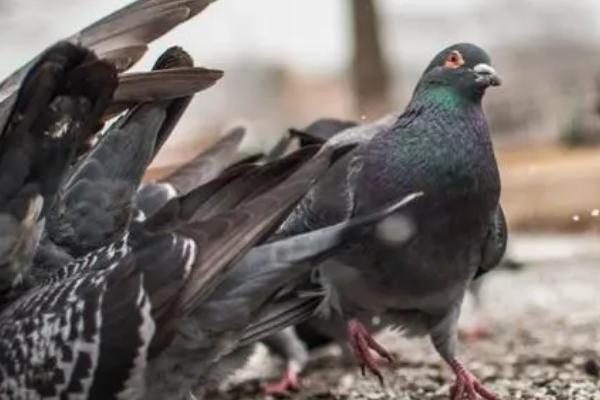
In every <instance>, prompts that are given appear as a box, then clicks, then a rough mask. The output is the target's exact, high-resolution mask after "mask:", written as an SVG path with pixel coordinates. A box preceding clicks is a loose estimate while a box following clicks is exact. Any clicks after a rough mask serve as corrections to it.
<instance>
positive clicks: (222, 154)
mask: <svg viewBox="0 0 600 400" xmlns="http://www.w3.org/2000/svg"><path fill="white" fill-rule="evenodd" d="M244 134H245V130H244V129H243V128H236V129H234V130H232V131H231V132H229V133H228V134H227V135H225V136H224V137H223V138H222V139H220V140H218V141H217V142H216V143H214V144H213V145H212V146H210V147H209V148H208V149H206V150H203V151H202V152H200V153H198V155H196V156H195V157H194V158H193V159H191V160H190V161H188V162H187V163H185V164H183V165H182V166H181V167H179V168H178V169H176V170H175V171H173V172H172V173H171V174H169V175H167V176H166V177H164V178H162V179H161V180H160V181H158V182H148V183H144V184H143V185H142V186H141V187H140V188H139V190H138V191H137V192H136V194H135V199H134V203H135V206H136V208H137V209H138V210H140V211H141V212H143V213H144V216H145V217H146V218H148V217H150V216H152V215H153V214H154V213H155V212H156V211H158V210H159V209H160V208H162V207H163V206H164V205H165V204H166V203H167V202H168V201H169V200H171V199H173V198H175V197H181V196H185V195H187V194H188V193H190V192H191V191H192V190H194V189H197V188H198V187H200V186H202V185H204V184H205V183H207V182H209V181H211V180H213V179H214V178H216V177H217V176H218V175H219V174H220V173H221V172H223V171H224V170H225V169H226V168H227V167H228V166H229V165H230V164H232V163H233V162H234V161H235V160H236V159H237V158H238V154H237V148H238V146H239V144H240V142H241V141H242V139H243V137H244Z"/></svg>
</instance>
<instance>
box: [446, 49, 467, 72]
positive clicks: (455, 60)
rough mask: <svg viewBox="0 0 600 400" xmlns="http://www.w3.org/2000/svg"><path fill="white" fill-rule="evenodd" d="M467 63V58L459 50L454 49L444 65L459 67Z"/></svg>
mask: <svg viewBox="0 0 600 400" xmlns="http://www.w3.org/2000/svg"><path fill="white" fill-rule="evenodd" d="M464 63H465V59H464V58H463V56H462V54H460V51H458V50H452V51H451V52H450V53H449V54H448V56H446V61H445V62H444V67H447V68H458V67H460V66H462V65H463V64H464Z"/></svg>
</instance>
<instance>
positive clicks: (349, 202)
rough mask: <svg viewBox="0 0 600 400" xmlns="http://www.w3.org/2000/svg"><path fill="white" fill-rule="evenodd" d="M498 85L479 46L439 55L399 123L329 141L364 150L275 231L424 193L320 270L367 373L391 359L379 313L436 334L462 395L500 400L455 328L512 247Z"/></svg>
mask: <svg viewBox="0 0 600 400" xmlns="http://www.w3.org/2000/svg"><path fill="white" fill-rule="evenodd" d="M498 85H500V78H499V77H498V75H497V74H496V72H495V70H494V69H493V67H492V66H491V61H490V57H489V56H488V54H487V53H486V52H485V51H484V50H483V49H481V48H479V47H477V46H476V45H473V44H467V43H460V44H456V45H453V46H450V47H448V48H446V49H444V50H442V51H441V52H439V53H438V54H437V55H436V56H435V57H434V58H433V60H432V61H431V63H430V64H429V65H428V67H427V68H426V69H425V71H424V73H423V75H422V77H421V79H420V81H419V82H418V84H417V86H416V88H415V90H414V93H413V96H412V99H411V100H410V102H409V104H408V106H407V108H406V110H405V111H404V112H403V113H402V114H401V115H400V116H399V117H398V118H396V119H395V121H394V122H393V123H392V125H391V126H390V125H389V124H388V121H387V120H386V121H382V122H379V123H377V124H374V125H371V126H369V127H366V128H360V129H358V127H357V128H351V129H348V130H346V131H344V132H342V133H340V134H337V135H335V136H334V137H333V138H332V139H330V140H328V142H327V144H326V146H338V145H342V144H345V143H352V142H354V143H358V147H357V148H356V149H355V150H353V151H351V152H350V153H349V154H348V155H347V156H345V157H344V158H342V159H341V160H339V161H338V162H337V163H336V164H335V165H334V166H333V167H332V168H331V169H330V170H329V171H328V172H327V174H326V175H325V176H324V177H323V178H321V179H320V180H319V182H318V184H317V185H315V186H314V187H313V188H311V190H310V191H309V193H308V194H307V196H306V197H305V199H304V200H303V201H302V202H301V203H300V204H299V206H298V207H297V208H296V209H295V210H294V211H293V212H292V214H291V215H290V216H289V218H288V219H287V220H286V221H285V223H284V224H283V225H282V226H281V228H280V229H279V231H278V232H277V233H276V235H275V236H274V237H276V238H279V237H285V236H287V235H297V234H299V233H301V232H304V231H307V230H308V231H309V230H314V229H316V228H318V227H321V226H324V225H331V224H333V223H337V222H340V221H343V220H346V219H348V218H351V217H354V216H360V215H364V214H365V213H369V211H371V210H373V209H374V208H377V207H381V206H383V205H385V204H389V203H390V202H393V201H394V200H397V199H400V198H402V197H403V196H405V195H407V194H408V193H411V192H415V191H422V192H423V193H424V196H423V198H422V199H421V201H418V202H415V203H412V204H410V205H409V206H408V207H407V208H406V210H405V211H404V213H403V214H402V215H400V216H398V217H397V218H395V220H390V223H389V224H386V226H385V227H383V228H382V229H368V230H365V232H364V233H363V234H361V235H357V236H356V237H354V238H349V239H348V240H347V243H346V245H345V246H344V248H342V249H340V250H339V251H338V252H337V253H336V254H335V255H334V256H333V257H331V258H330V259H328V260H326V261H324V262H323V264H322V265H321V266H320V267H319V269H318V271H319V274H318V275H317V276H316V279H317V280H318V282H319V283H320V286H321V287H322V290H323V292H324V297H325V300H324V302H323V303H322V304H321V305H320V307H319V312H320V315H321V316H322V317H323V318H328V319H330V320H331V321H332V323H336V321H337V323H338V324H341V325H345V326H346V330H347V334H348V339H349V342H350V344H351V346H352V348H353V350H354V353H355V355H356V357H357V358H358V359H359V361H360V363H361V365H362V367H363V370H364V368H367V369H368V370H370V371H371V372H373V373H374V374H375V375H377V376H378V377H379V378H380V380H381V381H383V378H382V375H381V372H380V371H379V368H378V366H377V365H376V363H375V358H374V357H373V355H372V354H371V351H374V352H375V353H377V354H379V355H380V356H381V357H383V358H386V359H389V360H392V359H393V357H392V355H391V354H390V353H389V352H388V351H387V350H386V349H385V348H384V347H383V346H381V345H380V344H379V343H377V342H376V341H375V339H373V338H372V336H371V334H370V333H369V331H368V329H367V327H365V321H369V320H370V319H371V318H372V317H374V316H378V317H380V318H381V321H382V323H383V325H384V326H392V327H396V328H398V329H401V330H403V331H404V332H406V333H407V334H409V335H424V334H427V335H429V336H430V338H431V341H432V343H433V345H434V347H435V349H436V350H437V352H438V353H439V354H440V356H441V357H442V358H443V359H444V361H445V362H446V363H447V364H448V365H449V366H450V368H451V369H452V371H453V372H454V374H455V376H456V382H455V384H454V385H453V387H452V390H451V398H452V399H454V400H459V399H460V400H462V399H463V398H464V397H465V396H466V397H467V398H469V399H471V400H475V399H477V398H479V397H482V398H484V399H497V396H496V395H494V394H493V393H492V392H491V391H489V390H488V389H486V388H485V387H484V386H483V384H481V383H480V382H479V381H478V380H477V378H476V377H475V376H474V375H473V374H472V373H471V372H470V371H469V370H468V369H467V368H466V367H465V366H464V364H463V363H461V362H460V361H459V359H458V357H457V354H456V325H457V320H458V317H459V314H460V307H461V304H462V300H463V297H464V295H465V292H466V290H467V288H468V286H469V284H470V283H471V281H472V280H473V279H474V278H475V277H476V276H480V275H482V274H484V273H485V272H487V271H489V270H491V269H492V268H493V267H494V266H495V265H496V264H497V263H498V262H499V261H500V259H501V257H502V255H503V254H504V251H505V247H506V239H507V232H506V223H505V220H504V214H503V212H502V208H501V206H500V204H499V196H500V177H499V172H498V167H497V163H496V160H495V156H494V152H493V147H492V143H491V139H490V135H489V130H488V126H487V122H486V119H485V116H484V113H483V110H482V107H481V102H482V98H483V96H484V93H485V92H486V89H487V88H489V87H491V86H498ZM407 235H410V238H409V239H408V240H406V241H405V240H400V239H402V238H404V237H406V236H407ZM312 278H313V279H315V277H314V276H313V277H312Z"/></svg>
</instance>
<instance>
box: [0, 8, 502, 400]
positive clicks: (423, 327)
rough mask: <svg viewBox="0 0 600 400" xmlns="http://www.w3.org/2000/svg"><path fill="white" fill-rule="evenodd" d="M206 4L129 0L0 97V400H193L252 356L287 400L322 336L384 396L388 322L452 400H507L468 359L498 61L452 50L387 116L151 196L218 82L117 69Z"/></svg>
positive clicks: (175, 64) (232, 144)
mask: <svg viewBox="0 0 600 400" xmlns="http://www.w3.org/2000/svg"><path fill="white" fill-rule="evenodd" d="M213 1H214V0H137V1H135V2H134V3H132V4H130V5H128V6H126V7H124V8H123V9H121V10H119V11H117V12H115V13H113V14H111V15H109V16H108V17H106V18H104V19H102V20H100V21H99V22H97V23H95V24H93V25H91V26H89V27H87V28H85V29H83V30H82V31H80V32H79V33H77V34H75V35H73V36H71V37H70V38H68V39H66V40H64V41H61V42H59V43H57V44H54V45H53V46H51V47H49V48H48V49H47V50H45V51H44V52H42V53H41V54H40V55H38V56H37V57H36V58H35V59H34V60H33V61H31V62H30V63H28V64H27V65H26V66H24V67H23V68H21V69H20V70H18V71H17V72H15V73H14V74H13V75H12V76H10V77H9V78H8V79H7V80H5V81H4V82H3V83H2V84H0V307H1V308H0V398H1V399H59V398H60V399H102V400H106V399H128V400H129V399H189V398H190V397H191V396H193V394H194V393H196V394H198V393H201V392H202V391H203V389H204V388H206V387H209V386H210V385H212V384H214V383H215V382H219V381H220V380H222V379H223V378H224V377H226V376H227V375H229V374H231V373H232V372H234V371H235V370H237V369H239V368H241V367H243V365H244V364H245V362H246V360H247V359H248V357H249V355H250V354H251V351H252V348H253V345H254V344H255V343H257V342H259V341H264V342H265V343H266V344H267V345H269V346H270V347H272V348H273V349H276V350H277V349H278V351H279V352H280V353H281V354H283V355H284V356H285V357H286V359H287V371H286V373H285V374H284V376H283V378H282V381H281V382H278V383H276V384H272V385H266V386H265V390H267V391H269V392H277V391H282V390H286V389H288V388H290V387H294V386H298V374H299V373H300V372H301V370H302V368H303V367H304V364H305V361H306V345H307V344H306V343H304V342H303V340H302V339H303V338H304V337H307V336H306V335H307V334H308V333H310V332H312V333H313V334H318V335H321V336H323V337H326V338H334V339H336V340H339V341H341V342H346V343H348V345H349V348H350V349H352V351H353V354H354V356H355V357H356V359H357V361H358V363H359V364H360V365H361V367H362V368H363V372H364V371H365V370H368V371H369V372H371V373H373V374H374V375H376V376H377V377H378V378H379V379H380V380H383V378H382V375H381V373H380V361H382V359H387V360H389V361H392V360H393V357H392V355H391V354H390V353H389V352H388V351H387V350H386V349H385V348H384V347H383V346H382V345H381V344H379V343H378V342H377V341H376V340H375V339H374V338H373V337H372V334H373V332H374V329H375V328H374V326H373V325H372V324H371V321H372V320H373V318H374V317H377V318H378V319H379V320H380V326H389V327H393V328H397V329H399V330H402V331H404V333H406V334H410V335H429V336H430V337H431V341H432V344H433V346H434V347H435V349H436V350H437V352H438V353H439V354H440V356H441V357H442V359H443V360H444V361H445V362H446V363H447V364H448V366H449V367H450V368H451V369H452V370H453V372H454V374H455V376H456V382H455V384H454V386H453V387H452V390H451V393H450V397H451V398H452V399H453V400H463V399H465V398H466V399H469V400H477V399H486V400H497V399H498V397H497V396H496V395H495V394H493V393H492V392H491V391H489V390H488V389H486V388H485V387H484V386H483V385H482V384H481V383H480V381H479V380H478V379H477V378H476V377H475V376H474V375H473V374H472V373H470V372H469V370H468V369H467V367H466V366H465V365H464V364H462V363H461V362H460V360H459V358H458V356H457V354H456V336H457V321H458V318H459V314H460V308H461V303H462V300H463V297H464V295H465V292H466V291H467V289H468V287H469V285H470V284H471V282H472V281H473V280H474V279H475V278H478V277H479V276H480V275H482V274H485V273H486V272H488V271H489V270H491V269H492V268H494V267H495V266H496V265H497V264H498V263H499V262H500V260H501V258H502V256H503V254H504V251H505V247H506V236H507V233H506V224H505V221H504V216H503V212H502V209H501V207H500V205H499V195H500V179H499V174H498V168H497V165H496V160H495V157H494V153H493V149H492V144H491V141H490V136H489V132H488V128H487V124H486V120H485V117H484V114H483V111H482V108H481V100H482V97H483V95H484V93H485V91H486V89H487V88H488V87H490V86H498V85H499V84H500V79H499V78H498V76H497V75H496V73H495V71H494V69H493V68H492V66H491V61H490V59H489V57H488V55H487V54H486V53H485V52H484V51H483V50H482V49H480V48H479V47H477V46H475V45H472V44H457V45H454V46H451V47H449V48H446V49H444V50H442V51H441V52H440V53H439V54H437V55H436V56H435V57H434V58H433V60H432V61H431V63H430V64H429V66H427V68H426V69H425V71H424V73H423V75H422V77H421V79H420V81H419V82H418V84H417V86H416V88H415V90H414V94H413V97H412V99H411V101H410V103H409V104H408V106H407V107H406V109H405V110H404V111H403V112H402V113H398V114H397V115H393V116H390V117H387V118H385V119H382V120H380V121H378V122H375V123H372V124H367V125H357V124H353V123H349V122H344V121H337V120H328V119H323V120H319V121H317V122H315V123H314V124H312V125H310V126H309V127H307V128H306V129H304V130H301V131H293V130H292V131H290V134H289V135H287V136H286V137H285V138H284V139H283V140H282V141H281V142H280V143H279V144H278V145H277V146H276V148H275V149H274V150H273V151H272V152H271V153H270V154H267V155H257V156H251V157H247V158H242V157H240V156H239V153H238V151H237V147H238V145H239V144H240V142H241V140H242V138H243V136H244V129H243V128H236V129H234V130H232V131H231V132H229V133H227V134H226V135H224V136H223V138H222V139H220V140H219V141H218V142H217V143H215V144H214V145H213V146H212V147H210V148H209V149H208V150H206V151H204V152H203V153H201V154H199V155H198V156H196V157H195V158H194V159H192V160H191V161H190V162H188V163H187V164H185V165H184V166H182V167H181V168H179V169H178V170H176V171H174V172H173V173H171V174H170V175H168V176H166V177H165V178H163V179H161V180H160V181H157V182H146V183H142V177H143V175H144V173H145V171H146V169H147V167H148V165H149V164H150V162H151V161H152V160H153V158H154V156H155V155H156V153H157V152H158V151H159V150H160V148H161V147H162V145H163V144H164V143H165V142H166V141H167V139H168V137H169V134H170V133H171V132H172V130H173V128H174V127H175V126H176V125H177V122H178V120H179V119H180V117H181V115H182V114H183V113H184V111H185V109H186V107H187V106H188V104H189V102H190V100H191V98H192V97H193V96H194V95H195V93H197V92H199V91H201V90H203V89H206V88H208V87H210V86H212V85H213V84H214V83H215V82H216V81H218V80H219V78H221V76H222V73H221V72H220V71H217V70H211V69H206V68H201V67H196V66H194V62H193V60H192V58H191V57H190V55H189V54H187V53H186V52H185V51H184V50H183V49H181V48H178V47H173V48H170V49H168V50H166V51H165V52H164V53H163V54H162V56H160V58H159V59H158V60H157V61H156V63H155V65H154V68H153V69H152V71H149V72H140V73H125V71H126V70H127V69H129V68H130V67H131V66H132V65H133V64H134V63H135V62H136V61H137V60H138V59H140V58H141V57H142V55H143V54H144V53H145V51H146V49H147V45H148V43H149V42H151V41H153V40H154V39H156V38H158V37H159V36H161V35H163V34H164V33H166V32H168V31H169V30H170V29H172V28H173V27H175V26H176V25H178V24H180V23H182V22H185V21H187V20H188V19H190V18H192V17H193V16H195V15H197V14H198V13H200V12H201V11H202V10H203V9H205V8H206V7H207V6H208V5H209V4H210V3H211V2H213ZM298 139H299V140H298ZM292 142H294V143H295V142H299V143H300V145H299V146H297V145H295V144H292ZM291 148H294V149H295V150H292V149H291Z"/></svg>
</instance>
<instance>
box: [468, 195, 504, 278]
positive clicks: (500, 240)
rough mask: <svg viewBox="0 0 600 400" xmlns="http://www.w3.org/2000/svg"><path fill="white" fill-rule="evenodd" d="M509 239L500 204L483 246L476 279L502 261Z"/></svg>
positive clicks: (493, 216)
mask: <svg viewBox="0 0 600 400" xmlns="http://www.w3.org/2000/svg"><path fill="white" fill-rule="evenodd" d="M507 241H508V230H507V225H506V218H505V217H504V211H503V210H502V206H500V205H498V208H497V209H496V212H494V214H493V215H492V221H491V222H490V229H489V232H488V235H487V238H486V240H485V243H484V245H483V248H482V254H481V257H482V258H481V259H482V261H481V265H480V266H479V268H478V269H477V273H476V274H475V279H477V278H479V277H480V276H481V275H483V274H485V273H487V272H489V271H491V270H492V269H494V268H495V267H496V266H497V265H498V264H500V261H502V258H503V257H504V253H505V252H506V244H507Z"/></svg>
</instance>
